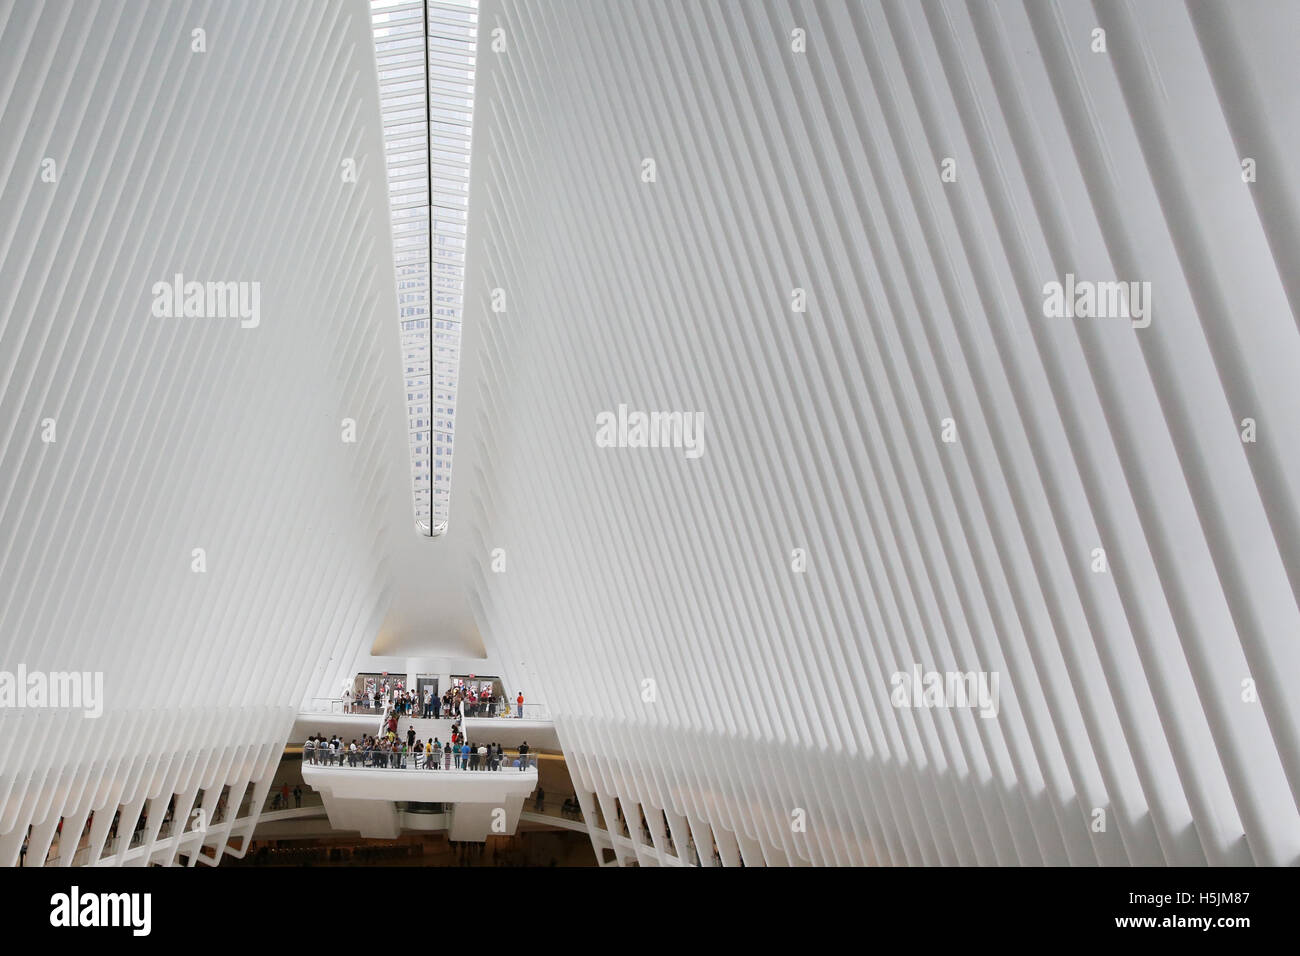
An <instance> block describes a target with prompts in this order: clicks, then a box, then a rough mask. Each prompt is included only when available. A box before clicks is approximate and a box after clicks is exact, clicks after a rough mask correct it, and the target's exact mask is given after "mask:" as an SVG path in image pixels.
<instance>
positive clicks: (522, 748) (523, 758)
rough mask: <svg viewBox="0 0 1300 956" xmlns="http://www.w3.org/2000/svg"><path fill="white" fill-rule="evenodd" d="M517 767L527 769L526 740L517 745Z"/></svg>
mask: <svg viewBox="0 0 1300 956" xmlns="http://www.w3.org/2000/svg"><path fill="white" fill-rule="evenodd" d="M520 706H521V707H522V706H523V705H522V704H520ZM519 769H520V770H527V769H528V741H526V740H525V741H524V742H523V743H522V744H520V745H519Z"/></svg>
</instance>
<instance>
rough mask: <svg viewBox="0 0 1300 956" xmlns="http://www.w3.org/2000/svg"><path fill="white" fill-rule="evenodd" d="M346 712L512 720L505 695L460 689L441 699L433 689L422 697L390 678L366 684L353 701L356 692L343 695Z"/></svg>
mask: <svg viewBox="0 0 1300 956" xmlns="http://www.w3.org/2000/svg"><path fill="white" fill-rule="evenodd" d="M343 709H344V710H345V711H346V712H347V713H357V712H358V711H363V710H384V709H391V710H392V711H393V712H394V713H396V714H397V715H398V716H399V717H424V718H432V719H447V718H452V717H459V716H460V715H461V714H462V713H463V714H464V715H465V716H466V717H497V716H499V717H509V716H510V713H511V709H510V702H509V701H508V700H507V698H506V696H505V694H494V693H492V692H491V691H490V690H484V689H478V690H476V689H474V688H473V687H468V686H458V687H453V688H451V689H449V690H448V691H447V692H446V693H445V694H443V695H442V696H441V697H437V696H435V695H434V693H433V691H432V689H426V690H425V692H424V696H423V697H421V696H420V693H419V691H418V690H411V689H410V688H408V687H406V686H405V685H404V684H403V682H402V681H400V680H394V681H392V682H391V683H390V682H389V681H388V680H387V679H383V680H379V681H376V680H374V679H373V678H372V679H370V680H367V681H366V684H365V689H364V690H363V691H361V692H360V693H358V694H357V695H356V697H355V699H354V698H353V694H352V691H350V690H348V691H345V692H344V694H343ZM514 713H515V716H516V717H523V716H524V695H523V692H522V691H520V692H518V693H517V694H516V695H515V710H514Z"/></svg>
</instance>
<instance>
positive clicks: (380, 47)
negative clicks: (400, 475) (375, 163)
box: [371, 0, 478, 535]
mask: <svg viewBox="0 0 1300 956" xmlns="http://www.w3.org/2000/svg"><path fill="white" fill-rule="evenodd" d="M371 23H372V26H373V29H374V37H375V50H376V53H377V55H378V64H379V95H380V108H381V111H382V113H383V126H384V141H385V149H386V155H387V163H388V186H389V190H388V196H389V208H390V210H391V213H392V223H393V247H394V255H395V259H396V263H395V265H396V273H397V290H398V307H399V316H398V319H399V321H400V322H401V325H402V358H403V365H404V368H405V375H406V394H407V422H408V433H409V436H408V437H409V445H410V449H411V484H412V491H413V494H414V499H415V518H416V524H417V526H418V527H419V528H420V530H421V532H422V533H424V534H427V535H438V534H442V533H443V532H444V531H445V530H446V528H447V518H448V512H449V505H450V501H451V460H450V456H451V452H452V439H453V435H454V431H455V427H454V426H455V414H454V412H455V399H456V381H457V373H458V371H459V368H460V323H461V314H462V310H463V306H464V298H463V290H464V278H465V233H466V227H467V225H468V219H469V212H468V195H469V145H470V132H471V124H472V120H473V111H474V53H475V43H476V42H477V35H478V0H371ZM431 392H433V393H434V395H435V399H434V400H433V401H431V400H430V393H431ZM430 423H432V431H430ZM430 439H432V442H431V441H430ZM431 444H432V450H433V451H434V452H435V454H434V455H433V456H430V454H429V452H430V450H431V447H430V446H431ZM431 457H432V458H434V459H436V466H435V465H434V463H433V462H431V460H430V459H431Z"/></svg>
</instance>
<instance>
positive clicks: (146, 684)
mask: <svg viewBox="0 0 1300 956" xmlns="http://www.w3.org/2000/svg"><path fill="white" fill-rule="evenodd" d="M196 29H202V30H203V31H205V38H204V39H205V47H206V48H205V50H204V51H202V52H199V51H196V50H195V49H194V48H193V43H194V35H193V32H192V31H194V30H196ZM379 124H380V115H379V105H378V91H377V79H376V70H375V53H374V46H373V42H372V39H371V33H370V16H369V7H368V5H367V4H366V3H365V2H364V0H348V2H342V3H329V4H317V3H309V2H284V3H258V2H252V0H237V2H223V3H207V2H183V0H175V2H166V3H163V2H153V3H137V2H126V0H112V2H102V3H100V2H95V3H79V2H72V0H50V2H46V3H26V2H22V3H14V2H3V3H0V277H2V279H0V668H3V669H4V670H6V671H9V672H13V671H15V670H16V668H17V667H18V666H19V665H20V664H21V665H25V666H26V667H27V668H29V669H31V670H38V669H39V670H44V671H65V670H77V671H91V672H94V671H99V672H102V673H103V675H104V695H105V700H104V712H103V716H102V717H101V718H99V719H97V720H96V719H89V718H86V717H84V716H83V715H82V714H81V713H80V712H69V711H63V712H50V711H34V710H18V709H9V708H6V709H4V710H3V711H0V729H2V730H3V732H2V733H0V738H2V739H0V834H5V835H6V836H3V837H0V847H3V850H4V858H3V859H2V860H0V862H3V863H5V864H12V863H13V862H14V861H15V860H16V858H17V855H18V847H19V845H20V844H21V840H22V836H23V835H25V834H26V831H27V827H28V824H29V823H38V824H39V823H42V821H44V822H46V823H47V824H49V826H48V827H46V828H44V829H41V830H39V831H38V833H37V834H36V835H37V836H39V837H41V838H42V839H33V844H32V846H31V847H30V850H29V857H28V862H29V864H30V863H33V862H36V861H39V860H40V859H41V858H42V857H43V855H44V851H45V848H46V847H47V846H48V845H49V843H50V834H52V832H53V827H54V825H56V824H57V822H58V819H59V817H60V816H64V817H66V818H67V823H66V824H65V834H64V837H65V841H66V842H67V843H68V844H69V846H71V845H74V844H75V842H76V836H77V833H79V832H80V828H81V823H82V821H84V820H85V819H86V818H87V816H88V814H89V812H90V811H92V810H93V811H95V814H96V817H95V824H96V828H95V829H94V830H93V831H92V832H93V836H94V841H95V842H96V843H97V846H102V845H103V842H104V839H105V837H106V836H107V827H106V825H105V822H106V820H111V818H112V815H113V813H114V811H115V809H116V808H117V805H118V804H119V803H121V804H124V805H126V806H127V807H128V808H131V807H138V806H140V805H144V801H146V800H156V801H159V802H158V803H157V805H156V809H157V811H158V812H151V813H150V820H149V827H148V831H149V833H150V834H151V835H155V834H156V833H157V827H158V825H159V824H161V809H162V808H165V807H166V805H167V802H168V800H169V799H170V797H171V795H172V794H173V793H179V794H181V795H182V798H180V799H178V810H177V816H178V818H179V820H178V822H184V820H185V815H184V811H185V806H184V805H182V804H187V802H188V800H192V799H194V798H195V796H196V794H195V793H194V791H195V790H196V788H198V787H203V788H205V789H206V791H207V793H206V794H205V796H204V804H205V805H206V807H207V809H208V813H209V819H211V815H212V810H213V809H214V807H215V799H216V794H217V792H218V791H219V790H220V788H221V787H222V785H223V784H227V783H229V784H233V785H234V787H233V788H232V789H233V790H234V791H235V792H234V793H233V794H232V797H231V804H232V808H231V812H230V814H229V815H228V816H227V818H226V820H225V821H223V824H222V826H221V827H220V828H218V829H217V830H215V831H214V834H213V835H212V837H211V839H209V840H208V841H207V842H211V843H213V844H214V845H217V846H221V845H224V843H225V838H226V836H227V835H229V834H230V833H231V832H235V833H236V834H237V833H239V832H241V831H242V829H243V826H244V825H240V827H238V828H237V827H236V826H235V825H234V819H233V815H234V806H235V805H237V801H238V791H240V790H242V787H243V785H244V783H246V782H248V781H249V780H253V781H262V780H266V779H269V778H268V776H267V774H268V772H269V771H270V770H272V769H273V768H274V766H275V764H276V762H277V761H278V760H279V757H280V753H281V752H282V750H283V746H284V742H285V739H286V737H287V735H288V733H289V728H290V726H291V724H292V720H293V714H294V713H295V712H296V709H297V706H298V704H299V703H300V701H302V700H303V698H304V697H307V696H313V695H316V694H320V693H336V692H337V690H338V688H339V686H341V679H342V678H343V677H344V676H350V674H351V667H352V663H353V661H354V660H355V659H356V658H357V657H358V655H361V654H364V653H365V652H367V651H368V649H369V646H370V643H371V642H372V641H373V640H374V639H375V637H376V635H377V634H381V633H385V632H400V631H402V630H404V629H406V628H414V627H417V626H419V625H418V623H417V622H414V621H412V619H411V612H410V608H409V607H408V606H405V605H404V603H403V601H402V600H400V599H399V598H400V597H401V595H403V594H409V593H410V591H412V590H413V589H414V588H415V586H416V585H415V584H413V582H418V581H420V580H421V578H422V575H423V574H425V573H427V571H428V568H429V566H428V564H427V561H428V558H427V556H425V555H423V554H421V553H420V552H418V551H416V552H414V553H413V556H408V558H409V559H408V560H405V561H402V562H398V561H397V560H396V556H397V555H398V554H399V552H400V549H401V548H404V547H408V548H409V547H411V546H412V544H411V542H408V541H407V539H408V538H410V539H412V540H413V541H418V538H417V535H416V533H415V531H414V528H413V522H412V520H411V514H410V487H409V478H408V473H409V464H408V458H407V452H406V445H405V442H404V437H403V436H404V427H403V405H404V402H403V395H402V380H401V365H400V362H401V359H400V352H399V342H398V340H399V332H398V324H397V304H396V297H395V283H394V272H393V255H392V243H391V236H390V229H389V222H388V215H387V182H386V175H385V167H384V154H383V143H382V138H381V132H380V125H379ZM46 158H51V159H53V160H54V162H55V169H56V171H57V179H55V181H53V182H47V181H44V180H43V179H42V170H43V165H42V163H43V160H44V159H46ZM345 160H350V161H352V162H354V163H355V169H356V177H355V181H353V182H350V181H347V179H346V178H345V176H344V175H343V174H344V162H345ZM175 273H181V274H183V275H184V276H185V278H186V279H189V280H197V281H200V282H205V281H232V282H258V283H260V294H261V300H260V321H259V322H258V323H257V324H256V326H255V327H247V328H245V327H241V322H240V320H239V319H238V318H219V317H202V318H198V317H194V318H158V317H155V316H154V315H153V314H152V312H151V307H152V304H153V291H152V287H153V284H154V283H155V282H158V281H170V280H171V277H172V276H173V275H174V274H175ZM250 288H251V287H250ZM250 322H251V320H250ZM47 418H49V419H54V420H55V422H56V432H55V437H56V440H55V441H54V442H52V443H46V442H44V441H43V440H42V422H43V420H45V419H47ZM347 418H350V419H354V420H355V422H356V441H355V443H347V442H344V441H343V440H342V437H343V435H342V433H343V427H344V426H343V420H344V419H347ZM426 543H427V542H426ZM195 548H202V549H204V550H205V553H206V571H205V572H204V573H196V572H195V571H194V570H193V569H192V567H193V555H192V551H193V549H195ZM422 561H423V562H424V563H423V564H422V563H421V562H422ZM425 626H427V622H426V625H425ZM462 649H463V648H462V647H461V646H460V645H459V644H455V643H453V644H452V645H450V646H449V647H448V650H449V651H452V650H454V651H461V650H462ZM263 789H264V788H263ZM186 798H188V799H186ZM150 805H151V806H153V804H150ZM260 805H261V804H260V800H259V801H257V802H256V803H255V805H254V816H255V815H256V809H257V808H258V807H260ZM50 821H53V823H50ZM133 823H134V818H133V817H131V816H130V813H129V812H124V813H123V819H122V823H121V830H122V831H123V832H124V833H125V835H126V836H127V837H128V838H129V835H130V830H131V826H132V825H133ZM47 830H48V832H46V831H47ZM175 835H177V834H176V833H174V834H173V836H175ZM42 840H43V842H42ZM38 844H39V845H38ZM158 846H159V847H162V848H166V850H168V851H171V852H164V853H163V855H162V856H159V857H157V858H158V859H164V858H165V859H174V858H175V856H176V853H175V852H174V851H175V850H176V849H177V848H179V849H180V850H181V852H186V853H188V854H189V856H190V861H191V863H193V862H194V860H195V857H194V852H193V851H194V846H193V845H192V844H186V846H184V847H180V845H179V844H176V843H169V842H165V841H164V842H160V843H159V844H158ZM152 853H153V851H152V850H150V851H149V852H148V853H147V854H142V855H141V856H140V857H139V862H142V863H143V862H147V860H148V859H149V857H150V856H151V855H152ZM98 855H99V854H98V849H96V850H95V852H94V853H93V856H94V857H95V858H98ZM122 859H123V858H122V857H121V856H120V855H119V857H118V859H117V862H122ZM60 862H70V861H69V860H66V859H61V860H60Z"/></svg>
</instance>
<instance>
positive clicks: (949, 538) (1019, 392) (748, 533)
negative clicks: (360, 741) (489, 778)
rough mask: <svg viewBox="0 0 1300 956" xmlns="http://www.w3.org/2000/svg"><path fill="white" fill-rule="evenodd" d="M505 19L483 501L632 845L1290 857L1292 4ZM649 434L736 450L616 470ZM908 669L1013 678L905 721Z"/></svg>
mask: <svg viewBox="0 0 1300 956" xmlns="http://www.w3.org/2000/svg"><path fill="white" fill-rule="evenodd" d="M1098 29H1100V30H1103V31H1104V32H1105V41H1106V49H1105V51H1104V52H1094V50H1093V46H1094V45H1095V44H1096V42H1097V34H1095V33H1094V31H1096V30H1098ZM795 30H802V31H804V36H805V37H806V48H805V49H804V50H803V51H802V52H800V51H796V50H794V49H792V31H795ZM496 31H500V33H499V34H497V33H496ZM479 32H480V36H481V37H482V41H481V43H480V52H479V63H478V71H477V90H476V108H475V112H476V130H475V142H474V157H475V158H474V171H473V176H472V183H471V223H470V255H469V274H470V281H469V288H468V291H467V297H466V327H465V335H464V344H463V357H462V376H461V383H462V384H461V391H462V393H463V398H462V404H461V409H460V417H459V429H458V432H459V434H458V442H457V445H458V450H457V471H456V479H455V481H456V497H457V500H458V503H459V504H458V509H460V508H463V509H464V511H463V512H461V513H459V518H460V520H464V521H468V522H469V523H470V524H471V525H472V528H471V529H470V532H469V536H470V539H471V540H472V541H473V542H474V545H475V549H474V553H473V558H474V562H475V564H476V566H477V567H478V568H479V572H478V573H477V574H476V575H475V576H474V580H473V581H472V584H471V588H472V590H473V592H474V594H475V598H474V601H475V603H476V604H477V605H478V606H479V607H480V609H481V624H482V628H483V632H484V635H485V641H486V643H487V646H488V649H489V650H490V651H491V652H492V653H493V654H494V656H496V657H497V658H498V659H499V660H501V661H503V662H505V666H507V667H508V668H509V667H515V666H516V665H518V667H519V672H520V673H523V674H532V675H535V681H534V685H535V686H534V693H535V694H538V695H544V696H545V698H546V701H547V703H548V704H549V706H550V709H551V711H552V712H553V713H555V714H556V715H557V723H558V727H559V730H560V736H561V740H562V742H563V743H564V745H565V747H566V750H567V751H568V752H569V757H570V761H569V765H570V768H571V770H573V772H574V774H575V782H577V783H578V785H579V787H580V788H583V789H586V790H588V791H592V792H594V793H595V795H596V798H597V801H598V802H599V803H600V804H601V806H602V807H603V808H604V809H605V817H606V819H610V818H611V816H612V814H611V813H610V812H609V807H610V806H611V804H610V803H609V801H612V800H613V799H614V798H615V797H617V798H618V799H619V800H620V801H621V802H622V803H623V805H624V806H625V807H626V806H630V805H631V804H632V803H641V804H642V805H643V806H646V807H649V808H653V810H654V812H650V811H649V810H648V811H647V818H648V819H651V818H653V820H654V821H655V825H657V823H658V821H659V820H660V819H661V818H660V815H659V813H658V812H657V811H658V810H659V809H664V810H666V811H667V814H666V815H667V818H668V821H669V824H670V826H671V827H672V828H673V830H674V834H675V835H677V836H678V839H677V844H678V846H681V845H683V844H684V843H685V842H686V840H685V839H684V838H683V837H684V836H685V835H686V834H691V835H693V836H694V839H695V841H696V843H697V845H699V846H701V847H708V846H709V844H710V842H711V840H710V834H711V835H712V839H713V840H716V841H717V842H718V845H719V850H720V854H721V857H722V860H723V862H738V861H740V860H742V859H743V860H744V862H746V863H748V864H751V865H753V864H755V863H763V862H768V863H781V862H802V863H809V862H811V863H895V864H902V863H912V864H919V863H1004V864H1006V863H1024V864H1036V863H1051V864H1060V863H1075V864H1085V863H1103V864H1127V863H1133V864H1154V863H1164V862H1169V863H1179V864H1189V863H1212V864H1222V863H1250V862H1255V863H1269V864H1276V863H1295V862H1297V861H1298V860H1300V814H1298V813H1297V794H1298V793H1300V745H1298V739H1300V738H1298V736H1297V734H1298V733H1300V698H1297V697H1296V695H1295V694H1293V693H1291V692H1290V689H1289V688H1290V680H1291V678H1292V677H1294V675H1296V674H1300V642H1298V641H1297V637H1298V636H1300V612H1298V611H1297V604H1296V594H1297V584H1300V468H1298V467H1297V459H1296V456H1295V450H1294V445H1293V438H1294V436H1296V435H1298V434H1300V379H1298V378H1297V375H1296V370H1297V369H1298V368H1300V336H1298V335H1297V315H1300V309H1297V307H1296V301H1295V283H1296V277H1297V275H1300V239H1298V236H1300V232H1298V229H1300V205H1298V204H1297V201H1296V191H1295V179H1294V170H1292V169H1289V168H1288V162H1287V160H1286V157H1288V156H1294V155H1300V131H1298V130H1297V128H1296V126H1295V124H1294V123H1293V122H1292V119H1293V117H1294V116H1295V115H1296V107H1297V105H1300V104H1298V103H1297V97H1298V96H1300V93H1298V91H1300V82H1297V81H1298V80H1300V73H1298V72H1297V66H1296V60H1295V58H1294V56H1293V51H1292V50H1290V46H1291V45H1292V41H1293V38H1294V37H1295V36H1297V35H1300V7H1296V6H1294V5H1283V4H1274V3H1267V2H1254V3H1244V4H1233V5H1232V6H1231V13H1229V12H1228V10H1227V8H1226V7H1225V5H1220V4H1214V3H1209V2H1206V3H1200V2H1193V3H1189V4H1183V3H1179V2H1172V0H1154V2H1143V3H1122V2H1108V0H1107V2H1098V3H1096V4H1088V3H1051V2H1037V0H1035V2H1031V3H1019V2H1010V0H1004V2H993V3H986V2H979V3H962V2H956V0H942V2H941V0H931V2H925V3H919V4H918V3H904V2H894V0H882V2H862V3H858V2H854V3H845V2H842V0H825V2H776V0H773V2H765V3H739V2H707V3H700V2H693V0H691V2H688V0H666V2H656V3H631V2H629V3H604V2H594V0H585V2H578V0H484V2H483V4H482V5H481V7H480V17H479ZM493 36H499V37H500V38H501V42H502V45H503V47H504V49H501V50H499V51H497V50H493V49H490V48H488V45H487V44H488V42H489V38H491V37H493ZM1247 157H1249V158H1253V159H1255V160H1256V170H1257V181H1255V182H1253V183H1245V182H1243V178H1242V161H1243V159H1244V158H1247ZM647 158H649V159H653V161H654V164H655V173H656V176H655V181H654V182H646V181H644V178H643V175H642V173H643V170H644V169H645V168H646V167H645V165H644V161H645V160H646V159H647ZM945 159H952V160H953V166H952V168H953V169H955V172H956V177H955V181H951V182H945V181H944V178H943V176H942V172H943V170H944V165H945V164H944V161H945ZM1067 274H1072V275H1074V276H1076V277H1079V278H1082V279H1087V280H1090V281H1109V280H1116V279H1122V280H1132V281H1140V282H1149V283H1150V284H1151V289H1152V313H1151V315H1152V321H1151V323H1150V325H1149V327H1146V328H1133V327H1132V324H1131V323H1130V322H1129V321H1127V320H1124V319H1114V318H1111V319H1084V318H1076V319H1067V318H1046V317H1045V316H1044V311H1043V306H1044V286H1045V284H1046V283H1049V282H1052V281H1060V282H1065V281H1066V279H1065V277H1066V276H1067ZM496 289H500V290H504V292H505V301H506V302H507V303H508V307H507V309H506V311H504V312H494V311H493V310H492V309H491V301H492V295H493V290H496ZM795 289H802V290H804V291H805V295H806V299H807V311H806V312H804V313H795V312H792V309H791V302H792V290H795ZM1288 294H1290V295H1291V299H1290V300H1288ZM620 404H626V405H627V406H628V407H629V408H630V409H633V410H636V409H640V410H646V411H650V410H658V411H677V412H699V413H702V414H703V415H704V416H705V426H704V428H705V430H704V433H703V435H704V449H705V451H704V454H703V455H702V456H701V457H700V458H698V459H695V460H691V459H688V458H687V457H686V456H685V455H684V454H683V453H682V451H680V450H669V449H629V448H618V449H613V448H602V447H598V444H597V442H596V440H595V437H596V422H597V416H598V415H599V414H600V413H602V412H616V411H617V409H618V406H619V405H620ZM1247 418H1250V419H1254V421H1255V423H1256V427H1257V433H1256V434H1257V440H1256V441H1255V442H1253V443H1246V442H1243V440H1242V437H1241V432H1242V421H1243V419H1247ZM947 419H951V420H952V421H951V425H952V436H953V437H955V439H956V440H955V441H952V442H945V441H944V440H943V431H944V423H945V420H947ZM498 548H499V549H503V553H504V554H505V555H506V556H507V563H506V565H505V570H504V573H502V572H500V570H499V569H494V567H493V549H498ZM1098 548H1101V549H1104V552H1105V558H1106V566H1105V570H1104V571H1101V572H1097V571H1094V567H1100V565H1098V564H1097V556H1096V553H1095V549H1098ZM794 549H803V550H804V551H805V552H806V557H807V569H806V571H803V572H802V573H800V572H796V571H794V570H792V560H793V559H792V552H793V550H794ZM918 664H919V665H920V666H922V667H923V668H924V669H926V670H932V669H933V670H938V671H962V672H966V671H986V672H997V673H998V674H999V675H1000V681H1001V683H1000V690H1001V706H1000V712H999V714H998V716H997V717H996V719H981V718H979V717H977V716H975V715H973V714H972V713H971V712H970V711H969V710H966V709H903V708H898V707H895V706H892V705H891V701H890V691H891V683H890V679H891V676H892V675H893V674H894V673H895V672H907V673H910V672H911V670H912V668H913V666H914V665H918ZM647 681H650V682H653V684H647V683H646V682H647ZM1248 681H1253V686H1254V688H1255V689H1256V690H1257V694H1258V696H1257V698H1254V697H1252V696H1251V695H1250V694H1249V693H1244V692H1243V687H1245V686H1246V685H1245V684H1244V682H1248ZM647 687H652V688H653V690H654V691H655V695H654V699H653V701H647V699H646V698H647V695H646V693H645V691H646V688H647ZM1099 810H1100V811H1104V813H1105V821H1106V825H1105V828H1104V830H1102V831H1100V832H1098V830H1097V828H1096V827H1095V826H1094V824H1095V822H1096V821H1097V820H1098V819H1100V818H1099V816H1098V814H1097V811H1099ZM798 811H802V814H803V818H804V819H806V820H807V829H806V832H803V831H800V830H799V829H798V827H795V826H792V821H794V820H796V819H798V818H799V812H798ZM634 817H635V814H634V813H632V812H631V811H630V810H629V811H628V818H629V819H633V818H634ZM688 826H689V829H687V827H688ZM679 827H680V828H682V829H681V830H680V831H678V828H679ZM652 829H653V827H652ZM617 853H618V856H619V859H620V861H621V862H631V861H632V860H633V859H637V860H639V861H640V862H653V858H654V854H649V855H647V854H645V853H643V852H642V851H641V850H629V849H627V847H626V846H623V847H620V848H618V849H617ZM706 855H708V854H706Z"/></svg>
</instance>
